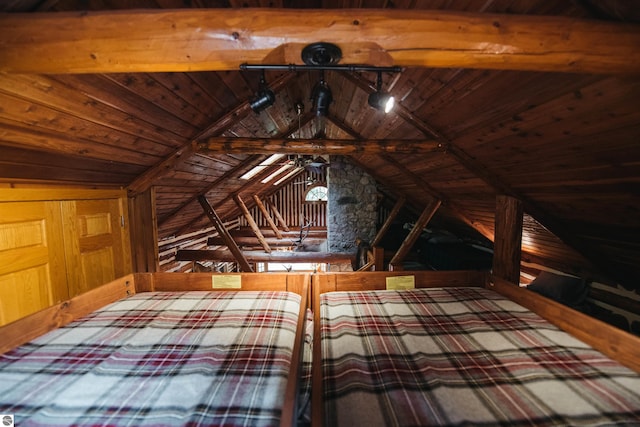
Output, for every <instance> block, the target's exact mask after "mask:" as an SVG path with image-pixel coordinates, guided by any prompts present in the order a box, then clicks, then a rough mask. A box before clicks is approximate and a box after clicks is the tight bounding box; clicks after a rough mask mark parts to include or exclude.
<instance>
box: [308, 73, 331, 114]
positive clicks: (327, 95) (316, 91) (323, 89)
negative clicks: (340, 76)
mask: <svg viewBox="0 0 640 427" xmlns="http://www.w3.org/2000/svg"><path fill="white" fill-rule="evenodd" d="M311 100H312V101H313V108H314V109H315V110H316V116H319V117H326V116H327V115H328V114H329V104H331V102H332V101H333V94H332V93H331V88H330V87H329V85H328V84H327V82H326V81H325V80H324V71H323V72H322V75H321V76H320V81H319V82H318V83H316V85H315V87H314V88H313V92H312V93H311Z"/></svg>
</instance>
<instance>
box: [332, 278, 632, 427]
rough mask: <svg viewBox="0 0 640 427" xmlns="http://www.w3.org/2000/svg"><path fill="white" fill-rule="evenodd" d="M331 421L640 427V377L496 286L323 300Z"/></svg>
mask: <svg viewBox="0 0 640 427" xmlns="http://www.w3.org/2000/svg"><path fill="white" fill-rule="evenodd" d="M320 314H321V322H322V323H321V324H322V327H321V330H322V356H323V372H324V392H325V415H324V416H325V422H326V425H327V426H350V427H351V426H367V427H373V426H395V425H399V426H417V425H473V426H478V425H491V426H494V425H505V426H506V425H509V426H518V425H527V426H529V425H535V426H544V425H640V375H638V374H636V373H634V372H632V371H630V370H628V369H626V368H624V367H623V366H620V365H619V364H617V363H616V362H614V361H612V360H611V359H609V358H607V357H606V356H604V355H602V354H601V353H599V352H597V351H595V350H593V349H591V348H590V347H588V346H587V345H586V344H583V343H582V342H580V341H577V340H576V339H575V338H572V337H571V336H570V335H568V334H566V333H564V332H562V331H560V330H559V329H557V328H556V327H554V326H552V325H551V324H549V323H548V322H546V321H545V320H543V319H541V318H540V317H539V316H537V315H536V314H534V313H532V312H531V311H528V310H527V309H525V308H523V307H521V306H519V305H517V304H515V303H513V302H511V301H509V300H507V299H505V298H503V297H501V296H500V295H498V294H496V293H495V292H493V291H489V290H485V289H480V288H478V289H476V288H446V289H417V290H411V291H377V292H376V291H372V292H331V293H326V294H322V295H321V312H320Z"/></svg>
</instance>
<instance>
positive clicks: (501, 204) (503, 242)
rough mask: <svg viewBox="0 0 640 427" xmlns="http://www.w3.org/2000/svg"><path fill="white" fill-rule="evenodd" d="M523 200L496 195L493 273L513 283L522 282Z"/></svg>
mask: <svg viewBox="0 0 640 427" xmlns="http://www.w3.org/2000/svg"><path fill="white" fill-rule="evenodd" d="M522 217H523V208H522V202H521V201H520V200H518V199H516V198H514V197H510V196H505V195H498V196H497V197H496V215H495V237H494V240H493V275H494V276H497V277H499V278H501V279H504V280H507V281H509V282H511V283H516V284H519V283H520V257H521V250H522Z"/></svg>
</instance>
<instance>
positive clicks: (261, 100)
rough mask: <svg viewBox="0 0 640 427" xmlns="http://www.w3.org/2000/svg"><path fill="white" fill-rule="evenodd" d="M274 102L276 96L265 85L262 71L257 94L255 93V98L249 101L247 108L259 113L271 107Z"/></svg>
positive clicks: (265, 81)
mask: <svg viewBox="0 0 640 427" xmlns="http://www.w3.org/2000/svg"><path fill="white" fill-rule="evenodd" d="M274 102H276V95H275V94H274V93H273V91H272V90H271V89H270V88H269V86H268V85H267V80H266V79H265V77H264V70H262V76H260V85H259V87H258V92H257V93H256V96H255V97H254V98H253V99H251V100H250V101H249V106H250V107H251V109H252V110H253V111H255V112H256V113H259V112H261V111H263V110H266V109H267V108H269V107H271V106H272V105H273V103H274Z"/></svg>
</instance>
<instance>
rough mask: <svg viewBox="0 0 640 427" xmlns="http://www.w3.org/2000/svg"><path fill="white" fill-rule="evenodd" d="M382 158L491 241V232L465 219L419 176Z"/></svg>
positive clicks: (461, 211)
mask: <svg viewBox="0 0 640 427" xmlns="http://www.w3.org/2000/svg"><path fill="white" fill-rule="evenodd" d="M382 157H383V159H384V161H386V162H387V163H389V164H391V165H393V166H394V167H395V168H396V169H398V170H399V171H400V172H401V173H403V174H404V175H405V176H407V177H408V178H410V179H411V180H412V181H413V182H414V183H415V184H416V186H417V187H418V188H420V189H422V190H423V191H424V192H425V193H427V194H428V195H429V196H431V197H433V198H434V199H437V200H441V201H442V204H444V205H445V206H446V207H447V208H448V209H449V210H450V211H451V212H452V213H453V214H454V215H455V216H457V217H458V218H459V219H461V220H462V221H463V222H464V223H466V224H467V225H469V226H471V227H473V228H474V229H476V230H477V231H478V232H480V234H482V235H483V236H484V237H486V238H487V239H489V240H493V232H491V231H490V230H487V229H486V228H485V227H484V226H483V225H482V224H481V223H479V222H476V221H473V220H472V219H471V218H469V217H467V215H466V214H465V213H464V209H462V208H461V207H460V206H458V205H457V204H456V203H454V202H453V201H451V200H449V199H448V198H447V197H445V195H444V194H442V193H440V192H439V191H437V190H436V189H435V188H433V187H432V186H431V185H430V184H429V183H428V182H426V181H425V180H424V179H422V178H421V177H420V176H419V175H416V174H415V173H413V172H412V171H410V170H409V169H407V168H406V167H404V165H403V164H402V163H400V162H398V161H397V160H396V159H394V158H393V157H391V156H382Z"/></svg>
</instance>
